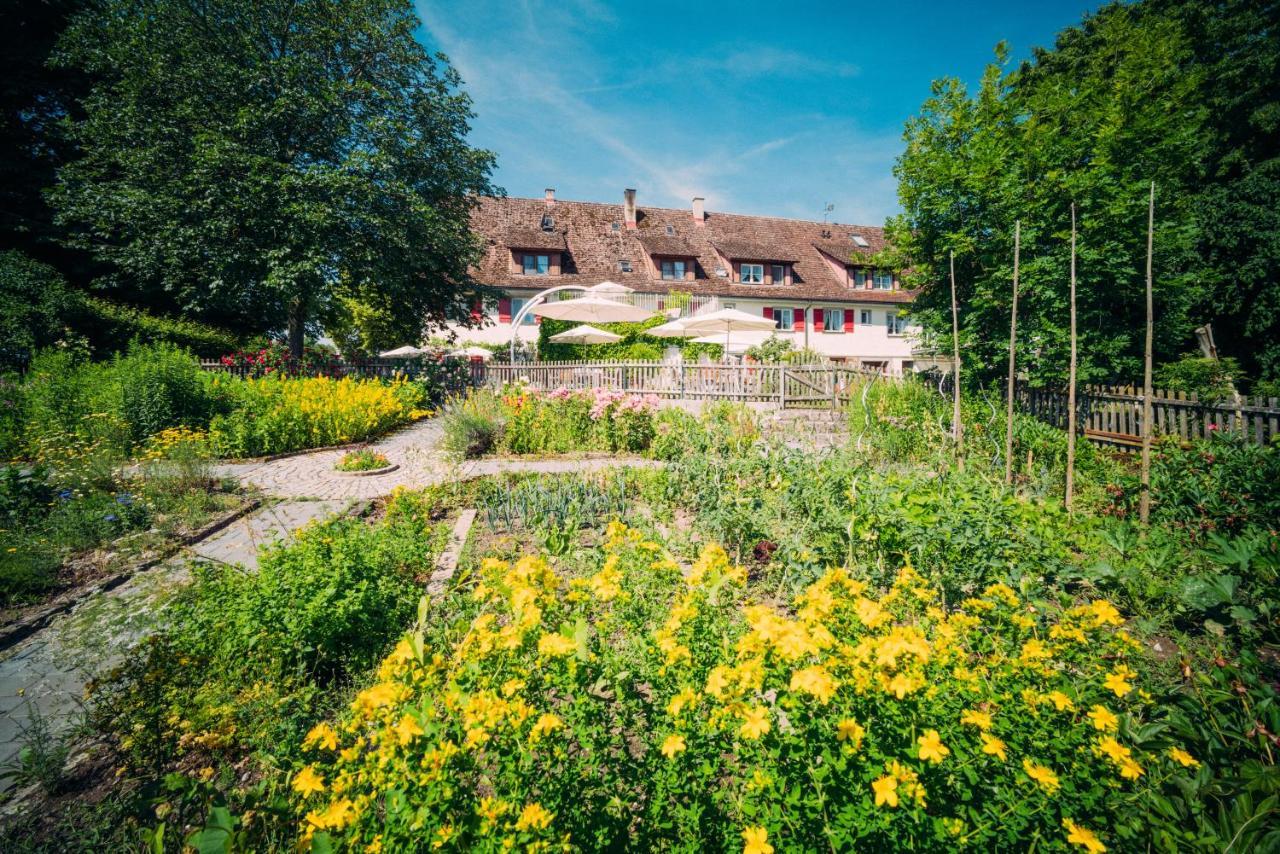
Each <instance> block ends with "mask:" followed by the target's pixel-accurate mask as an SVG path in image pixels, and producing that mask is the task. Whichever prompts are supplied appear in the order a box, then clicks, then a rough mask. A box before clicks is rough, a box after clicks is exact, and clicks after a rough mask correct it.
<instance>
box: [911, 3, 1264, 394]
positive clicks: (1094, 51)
mask: <svg viewBox="0 0 1280 854" xmlns="http://www.w3.org/2000/svg"><path fill="white" fill-rule="evenodd" d="M1277 8H1278V7H1277V5H1276V4H1275V3H1274V2H1270V3H1268V2H1263V0H1224V2H1219V3H1210V4H1202V3H1195V2H1191V0H1143V2H1139V3H1135V4H1131V5H1124V4H1115V5H1111V6H1107V7H1105V8H1103V9H1101V10H1100V11H1099V12H1097V13H1096V14H1094V15H1091V16H1089V17H1086V18H1085V20H1084V21H1083V23H1082V24H1081V25H1080V26H1078V27H1074V28H1070V29H1067V30H1065V31H1064V32H1062V33H1061V34H1060V35H1059V37H1058V40H1057V43H1056V45H1055V46H1054V48H1053V49H1052V50H1037V51H1036V52H1035V54H1034V55H1033V57H1032V58H1031V59H1030V60H1029V61H1027V62H1025V63H1022V64H1021V65H1019V66H1017V67H1011V66H1010V64H1009V63H1008V61H1007V52H1006V50H1005V49H1004V47H1003V46H1000V47H998V48H997V61H996V62H995V63H994V64H992V65H991V66H990V67H988V69H987V70H986V73H985V74H984V76H983V78H982V81H981V84H980V86H979V89H978V91H977V92H976V93H975V94H972V95H971V94H970V93H969V92H968V91H967V89H966V87H965V86H964V85H963V84H962V83H960V82H959V81H957V80H955V79H944V80H940V81H937V82H935V84H934V87H933V91H932V93H931V96H930V97H929V99H928V100H926V101H925V103H924V104H923V106H922V108H921V111H920V114H919V115H918V116H916V117H914V118H912V119H911V120H910V121H909V122H908V123H907V127H906V131H905V135H904V136H905V141H906V150H905V152H904V153H903V154H902V156H901V157H900V158H899V160H898V162H897V164H896V167H895V174H896V175H897V177H898V179H899V195H900V200H901V203H902V207H903V210H904V213H903V214H902V215H901V216H900V217H897V218H895V219H893V220H891V221H890V223H889V228H890V231H891V234H892V236H893V238H894V241H893V242H894V245H895V247H896V250H895V251H896V252H897V253H899V255H900V257H899V258H897V259H896V260H898V261H899V263H910V264H911V265H912V266H913V273H912V276H913V278H914V280H915V283H916V284H919V285H921V286H922V287H923V293H922V296H921V298H920V299H919V301H918V303H917V306H916V308H915V315H916V317H918V318H919V319H920V321H921V322H922V323H923V324H924V325H925V327H926V329H927V330H928V332H929V333H930V334H931V336H933V337H934V338H935V339H936V340H937V341H938V342H939V344H940V346H942V347H943V348H944V349H947V350H949V349H950V340H951V330H950V326H951V319H950V292H949V287H948V281H947V266H946V265H947V255H948V252H949V251H951V250H955V252H956V276H957V290H958V295H959V299H960V306H961V333H960V334H961V338H962V344H963V345H964V348H965V352H966V353H967V354H968V355H969V359H970V360H971V368H972V370H971V372H970V376H971V377H973V378H975V379H977V380H979V381H982V380H990V379H992V378H994V377H995V376H997V375H998V374H999V372H1000V370H1001V365H1002V361H1003V359H1004V357H1005V350H1006V347H1007V342H1008V326H1009V307H1010V300H1011V278H1012V265H1013V225H1014V221H1015V220H1019V219H1020V220H1021V221H1022V265H1021V286H1020V287H1021V298H1020V301H1019V313H1020V315H1021V316H1020V318H1019V341H1018V346H1019V361H1020V364H1021V365H1022V366H1023V367H1024V368H1025V369H1026V370H1027V371H1028V373H1029V374H1030V376H1031V377H1032V379H1033V381H1035V382H1039V383H1053V384H1056V383H1061V382H1062V381H1064V380H1065V377H1066V372H1067V354H1068V347H1069V341H1068V335H1067V324H1068V305H1067V295H1068V290H1067V278H1068V274H1067V267H1068V251H1069V249H1068V246H1069V244H1068V236H1069V228H1070V224H1069V223H1070V220H1069V206H1070V204H1071V202H1072V201H1075V202H1076V204H1077V207H1078V209H1079V222H1080V254H1079V298H1078V303H1079V336H1080V353H1081V356H1080V379H1081V381H1082V382H1097V381H1103V380H1108V379H1126V380H1130V381H1131V380H1132V378H1133V377H1135V376H1137V375H1138V374H1139V373H1140V369H1141V352H1142V320H1143V316H1144V311H1145V309H1144V301H1143V288H1144V265H1145V257H1146V245H1145V244H1146V206H1147V192H1148V189H1149V184H1150V182H1151V181H1155V182H1156V185H1157V190H1156V237H1155V300H1156V339H1155V344H1156V355H1157V358H1158V359H1161V360H1167V359H1170V358H1172V357H1174V356H1176V354H1178V353H1180V352H1183V351H1185V350H1187V349H1189V348H1190V346H1191V344H1192V330H1193V329H1194V327H1195V326H1198V325H1200V324H1201V323H1204V322H1209V321H1212V322H1214V323H1215V325H1218V326H1219V327H1220V328H1224V329H1226V330H1228V334H1224V335H1220V336H1219V345H1220V346H1221V347H1222V348H1223V349H1224V350H1225V351H1227V352H1230V353H1232V354H1233V355H1238V356H1240V357H1241V358H1242V359H1249V360H1253V361H1252V364H1253V366H1255V367H1260V368H1261V369H1262V370H1264V371H1268V372H1272V373H1274V372H1277V371H1280V344H1277V343H1275V342H1277V341H1280V275H1278V272H1280V241H1278V239H1277V234H1280V223H1278V222H1277V221H1276V218H1277V216H1280V214H1277V211H1276V206H1275V204H1274V200H1275V199H1276V198H1277V197H1280V193H1278V192H1277V191H1278V190H1280V183H1277V178H1280V159H1278V157H1277V154H1278V152H1277V138H1278V137H1277V133H1276V130H1277V123H1280V108H1278V107H1277V103H1276V101H1277V96H1276V94H1275V93H1276V92H1277V91H1280V79H1278V72H1280V39H1277V38H1276V34H1277V32H1276V30H1277V28H1276V23H1277V18H1278V16H1280V12H1278V11H1277ZM1265 199H1269V200H1270V203H1269V204H1268V203H1266V202H1264V201H1263V200H1265Z"/></svg>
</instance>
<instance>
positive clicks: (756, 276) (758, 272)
mask: <svg viewBox="0 0 1280 854" xmlns="http://www.w3.org/2000/svg"><path fill="white" fill-rule="evenodd" d="M741 270H742V283H743V284H744V285H763V284H764V265H763V264H743V265H741Z"/></svg>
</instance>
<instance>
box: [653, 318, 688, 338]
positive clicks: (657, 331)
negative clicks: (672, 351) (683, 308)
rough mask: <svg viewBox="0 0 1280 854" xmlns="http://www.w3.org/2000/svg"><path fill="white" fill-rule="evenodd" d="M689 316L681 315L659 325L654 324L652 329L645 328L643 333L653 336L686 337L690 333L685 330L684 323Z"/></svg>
mask: <svg viewBox="0 0 1280 854" xmlns="http://www.w3.org/2000/svg"><path fill="white" fill-rule="evenodd" d="M688 320H689V318H687V317H681V318H676V319H675V320H668V321H667V322H666V323H664V324H662V325H661V326H655V327H653V328H652V329H646V330H645V331H644V334H645V335H652V336H654V337H655V338H688V337H689V335H690V334H691V333H689V332H686V331H685V328H684V326H685V323H686V322H688Z"/></svg>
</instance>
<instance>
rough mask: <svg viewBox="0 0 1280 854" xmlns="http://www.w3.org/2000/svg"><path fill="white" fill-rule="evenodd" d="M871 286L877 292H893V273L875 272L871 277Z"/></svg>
mask: <svg viewBox="0 0 1280 854" xmlns="http://www.w3.org/2000/svg"><path fill="white" fill-rule="evenodd" d="M873 284H874V287H875V289H876V290H877V291H891V290H893V271H892V270H876V272H875V276H874V277H873Z"/></svg>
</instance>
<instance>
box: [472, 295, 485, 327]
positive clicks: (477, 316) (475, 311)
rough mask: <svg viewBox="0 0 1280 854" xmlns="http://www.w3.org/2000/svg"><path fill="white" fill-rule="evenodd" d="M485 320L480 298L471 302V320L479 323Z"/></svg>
mask: <svg viewBox="0 0 1280 854" xmlns="http://www.w3.org/2000/svg"><path fill="white" fill-rule="evenodd" d="M483 318H484V306H483V305H482V304H481V302H480V299H479V297H477V298H476V299H474V300H472V301H471V319H472V321H474V322H476V323H479V322H480V321H481V320H482V319H483Z"/></svg>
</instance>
